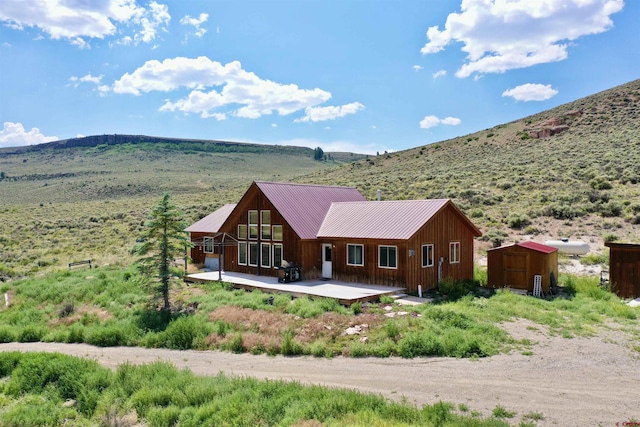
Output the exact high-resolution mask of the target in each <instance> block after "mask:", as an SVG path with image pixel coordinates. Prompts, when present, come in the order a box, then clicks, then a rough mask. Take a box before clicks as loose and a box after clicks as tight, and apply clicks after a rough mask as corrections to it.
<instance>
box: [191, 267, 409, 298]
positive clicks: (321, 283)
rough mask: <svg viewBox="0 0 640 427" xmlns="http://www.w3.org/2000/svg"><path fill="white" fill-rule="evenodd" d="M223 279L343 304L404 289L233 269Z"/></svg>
mask: <svg viewBox="0 0 640 427" xmlns="http://www.w3.org/2000/svg"><path fill="white" fill-rule="evenodd" d="M218 277H219V273H218V272H217V271H212V272H207V273H195V274H189V275H188V276H186V277H185V281H186V282H192V283H208V282H217V281H218ZM222 281H223V282H227V283H232V284H233V285H234V287H236V288H241V289H247V290H253V289H260V290H261V291H263V292H269V293H286V294H290V295H293V296H295V297H301V296H307V295H308V296H316V297H324V298H335V299H337V300H338V301H339V302H340V304H344V305H351V304H353V303H355V302H367V301H377V300H379V299H380V297H381V296H382V295H394V294H397V293H401V292H403V291H404V290H405V288H396V287H391V286H380V285H365V284H361V283H348V282H341V281H338V280H332V279H331V280H325V279H318V280H304V281H300V282H291V283H279V282H278V278H277V277H270V276H254V275H251V274H242V273H232V272H222Z"/></svg>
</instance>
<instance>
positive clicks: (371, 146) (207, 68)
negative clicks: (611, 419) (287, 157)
mask: <svg viewBox="0 0 640 427" xmlns="http://www.w3.org/2000/svg"><path fill="white" fill-rule="evenodd" d="M638 22H640V2H639V1H632V0H627V1H624V0H536V1H532V0H455V1H453V0H438V1H426V0H420V1H412V0H403V1H398V0H368V1H365V0H324V1H320V0H282V1H266V0H255V1H245V0H215V1H213V0H212V1H199V0H188V1H185V0H173V1H167V0H156V1H150V2H146V1H144V2H143V1H139V0H0V123H1V124H2V128H1V129H0V147H3V146H18V145H30V144H37V143H42V142H47V141H52V140H56V139H66V138H72V137H76V136H79V135H80V136H82V135H96V134H114V133H119V134H144V135H152V136H166V137H178V138H198V139H219V140H230V141H243V142H256V143H265V144H282V145H300V146H308V147H312V148H313V147H317V146H320V147H322V148H323V149H324V150H325V151H355V152H361V153H375V152H376V151H379V152H383V151H398V150H403V149H408V148H412V147H416V146H420V145H425V144H429V143H432V142H436V141H442V140H445V139H448V138H453V137H457V136H462V135H466V134H468V133H472V132H475V131H478V130H482V129H486V128H489V127H492V126H494V125H497V124H501V123H506V122H509V121H512V120H516V119H519V118H522V117H525V116H527V115H530V114H533V113H536V112H539V111H543V110H546V109H549V108H552V107H554V106H557V105H560V104H563V103H566V102H570V101H573V100H576V99H579V98H582V97H584V96H587V95H590V94H593V93H596V92H599V91H601V90H605V89H609V88H611V87H614V86H617V85H619V84H623V83H626V82H629V81H631V80H635V79H637V78H640V31H638Z"/></svg>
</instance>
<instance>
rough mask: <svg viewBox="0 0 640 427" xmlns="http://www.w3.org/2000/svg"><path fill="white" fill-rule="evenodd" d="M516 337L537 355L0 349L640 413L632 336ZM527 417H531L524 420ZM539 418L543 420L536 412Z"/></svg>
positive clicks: (588, 416)
mask: <svg viewBox="0 0 640 427" xmlns="http://www.w3.org/2000/svg"><path fill="white" fill-rule="evenodd" d="M502 326H503V327H504V328H505V329H506V330H507V331H508V332H509V333H510V334H511V335H513V336H514V338H528V339H529V340H531V341H533V342H535V344H534V345H533V346H532V349H531V352H528V351H525V352H522V353H521V352H518V351H513V352H511V353H510V354H500V355H497V356H493V357H490V358H486V359H478V360H470V359H455V358H418V359H401V358H388V359H376V358H362V359H351V358H344V357H336V358H333V359H318V358H312V357H282V356H278V357H269V356H254V355H250V354H240V355H238V354H231V353H223V352H216V351H176V350H165V349H147V348H129V347H110V348H99V347H93V346H90V345H85V344H59V343H8V344H0V351H13V350H20V351H48V352H60V353H65V354H70V355H74V356H79V357H87V358H91V359H95V360H97V361H98V362H99V363H101V364H102V365H104V366H106V367H109V368H112V369H113V368H116V367H117V366H118V365H120V364H122V363H125V362H129V363H140V364H142V363H150V362H153V361H156V360H165V361H168V362H171V363H173V364H174V365H176V366H177V367H179V368H185V367H186V368H189V369H190V370H192V371H193V372H194V373H195V374H197V375H210V376H213V375H216V374H218V373H219V372H224V373H225V374H227V375H230V376H243V377H244V376H251V377H257V378H263V379H266V378H268V379H282V380H287V381H298V382H300V383H302V384H320V385H325V386H329V387H340V388H348V389H354V390H359V391H363V392H370V393H377V394H381V395H383V396H385V397H387V398H389V399H393V400H401V399H406V400H407V401H408V402H411V403H415V404H417V405H422V404H427V403H428V404H433V403H435V402H437V401H439V400H442V401H447V402H452V403H454V404H456V405H458V404H464V405H466V406H467V407H468V408H469V411H478V412H480V413H482V415H483V416H489V415H490V414H491V411H492V410H493V409H494V408H495V407H496V406H497V405H501V406H502V407H504V408H506V409H507V410H508V411H515V412H516V415H515V416H514V417H513V418H511V419H510V420H508V421H509V422H511V423H512V424H517V423H519V422H520V421H521V420H525V421H529V422H531V420H529V419H527V418H526V417H525V416H526V415H533V414H541V415H542V417H543V419H542V420H538V421H535V424H536V425H538V426H596V425H602V426H615V425H616V423H619V425H623V423H625V422H627V421H629V420H639V419H640V357H639V356H640V354H638V352H637V351H634V350H632V349H631V343H632V341H631V338H630V336H628V335H627V334H626V333H625V332H623V331H621V330H619V329H617V328H615V327H610V328H608V329H604V330H602V331H601V332H600V333H599V335H598V336H596V337H590V338H571V339H567V338H562V337H558V336H550V335H549V333H548V331H546V330H545V328H544V327H543V326H540V325H537V324H534V323H531V322H529V321H527V320H518V321H516V322H509V323H505V324H503V325H502ZM523 417H525V418H523ZM536 418H539V416H536Z"/></svg>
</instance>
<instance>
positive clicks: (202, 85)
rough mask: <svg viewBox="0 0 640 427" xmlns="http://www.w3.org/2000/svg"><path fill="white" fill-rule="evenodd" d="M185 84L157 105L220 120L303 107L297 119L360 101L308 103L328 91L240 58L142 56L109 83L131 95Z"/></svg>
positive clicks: (319, 116)
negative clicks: (268, 75) (271, 76)
mask: <svg viewBox="0 0 640 427" xmlns="http://www.w3.org/2000/svg"><path fill="white" fill-rule="evenodd" d="M185 88H186V89H189V90H190V92H189V93H188V95H186V96H185V97H183V98H181V99H177V100H172V99H166V100H165V103H164V104H163V105H162V106H161V107H160V111H181V112H183V113H185V114H190V113H192V114H200V116H201V117H203V118H207V117H213V118H216V119H218V120H224V119H226V118H227V116H228V115H234V116H236V117H244V118H251V119H255V118H258V117H262V116H263V115H268V114H272V113H274V112H276V113H278V114H279V115H281V116H284V115H288V114H291V113H293V112H296V111H300V110H305V111H306V114H307V115H306V116H305V118H306V117H308V119H306V120H302V119H301V120H302V121H320V120H329V119H331V118H335V117H341V116H344V115H346V114H352V113H354V112H355V111H357V110H359V109H361V108H363V106H362V105H361V104H359V103H352V104H347V105H343V106H340V107H324V108H323V109H319V110H317V109H314V108H313V107H316V106H318V105H320V104H322V103H324V102H326V101H328V100H329V99H330V98H331V93H329V92H327V91H324V90H322V89H319V88H315V89H301V88H299V87H298V86H297V85H295V84H282V83H277V82H274V81H271V80H265V79H262V78H260V77H258V76H257V75H256V74H255V73H252V72H248V71H245V70H244V69H242V64H240V62H239V61H232V62H229V63H228V64H224V65H223V64H221V63H219V62H217V61H212V60H211V59H209V58H207V57H206V56H200V57H198V58H184V57H177V58H169V59H165V60H164V61H162V62H160V61H157V60H151V61H147V62H145V63H144V64H143V65H142V66H141V67H139V68H138V69H136V70H134V71H133V72H131V73H125V74H124V75H122V76H121V77H120V79H118V80H117V81H115V82H114V84H113V91H114V92H115V93H120V94H132V95H140V94H142V93H147V92H152V91H159V92H172V91H176V90H182V89H185ZM234 108H235V109H234ZM331 116H334V117H331Z"/></svg>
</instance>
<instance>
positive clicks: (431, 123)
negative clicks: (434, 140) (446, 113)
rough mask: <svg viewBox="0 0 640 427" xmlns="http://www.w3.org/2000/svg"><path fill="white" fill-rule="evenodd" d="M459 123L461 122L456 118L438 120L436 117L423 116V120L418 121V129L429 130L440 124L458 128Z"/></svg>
mask: <svg viewBox="0 0 640 427" xmlns="http://www.w3.org/2000/svg"><path fill="white" fill-rule="evenodd" d="M460 123H462V120H460V119H459V118H457V117H445V118H444V119H440V118H438V117H436V116H425V118H424V119H422V120H421V121H420V127H421V128H422V129H429V128H432V127H435V126H438V125H440V124H443V125H449V126H458V125H459V124H460Z"/></svg>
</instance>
